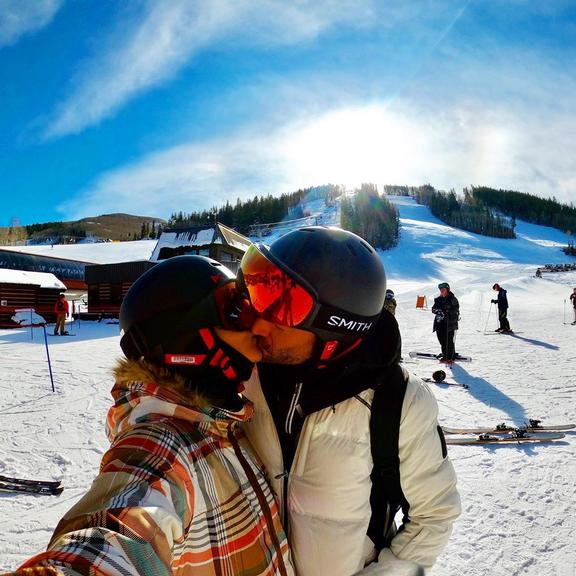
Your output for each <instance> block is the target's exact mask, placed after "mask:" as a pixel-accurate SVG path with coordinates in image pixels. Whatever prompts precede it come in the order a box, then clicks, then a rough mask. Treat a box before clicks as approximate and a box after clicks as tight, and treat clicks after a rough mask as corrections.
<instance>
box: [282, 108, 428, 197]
mask: <svg viewBox="0 0 576 576" xmlns="http://www.w3.org/2000/svg"><path fill="white" fill-rule="evenodd" d="M282 148H283V149H282V154H283V155H284V158H285V159H286V161H287V162H288V164H289V165H290V167H291V169H292V170H293V171H295V173H294V174H293V176H297V179H298V180H301V181H304V182H334V183H339V184H344V185H346V186H356V185H358V184H360V183H362V182H375V183H383V182H387V183H391V182H399V183H400V182H402V183H405V182H411V181H412V180H413V178H412V177H410V173H411V168H412V171H413V166H414V163H415V162H416V159H417V158H421V155H422V153H423V148H425V140H424V134H423V132H422V130H419V129H418V127H417V126H416V125H415V123H414V122H412V121H410V120H409V119H407V118H406V117H403V116H402V115H400V114H398V113H394V112H392V111H390V110H389V109H387V108H386V107H385V106H383V105H369V106H362V107H350V108H343V109H339V110H336V111H333V112H329V113H327V114H325V115H324V116H322V117H319V118H316V119H314V120H312V121H308V122H307V123H298V124H297V125H296V126H292V129H291V133H290V134H289V135H288V137H287V138H286V139H285V141H284V144H283V146H282Z"/></svg>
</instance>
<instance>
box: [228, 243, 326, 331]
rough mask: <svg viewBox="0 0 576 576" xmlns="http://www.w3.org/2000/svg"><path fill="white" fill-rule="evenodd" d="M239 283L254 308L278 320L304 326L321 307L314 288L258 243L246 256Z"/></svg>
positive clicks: (283, 323)
mask: <svg viewBox="0 0 576 576" xmlns="http://www.w3.org/2000/svg"><path fill="white" fill-rule="evenodd" d="M238 284H239V289H240V290H243V291H245V292H246V293H247V294H248V295H249V298H250V303H251V304H252V306H253V308H254V310H256V312H257V313H258V314H259V315H260V316H261V317H262V318H264V320H267V321H268V322H272V323H274V324H281V325H283V326H289V327H298V326H302V325H303V324H304V322H305V321H306V320H307V319H308V318H309V317H310V315H311V314H312V312H313V311H314V310H315V309H316V308H317V302H316V298H315V297H314V296H313V292H312V291H311V290H310V289H308V288H307V287H305V286H304V284H303V283H302V282H301V281H299V280H297V279H296V278H294V277H293V276H291V275H289V274H287V273H286V272H285V271H284V270H282V269H281V268H280V267H279V266H278V265H276V264H275V263H274V262H272V260H270V259H269V258H267V257H266V256H265V255H264V254H262V252H260V250H258V248H257V247H256V246H254V245H252V246H250V247H249V248H248V250H247V251H246V253H245V254H244V257H243V258H242V263H241V265H240V271H239V273H238Z"/></svg>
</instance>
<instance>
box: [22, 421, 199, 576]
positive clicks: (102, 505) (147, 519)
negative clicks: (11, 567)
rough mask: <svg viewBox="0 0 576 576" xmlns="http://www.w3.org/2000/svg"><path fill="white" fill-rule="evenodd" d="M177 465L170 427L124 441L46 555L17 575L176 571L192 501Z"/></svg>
mask: <svg viewBox="0 0 576 576" xmlns="http://www.w3.org/2000/svg"><path fill="white" fill-rule="evenodd" d="M179 460H180V459H179V457H178V450H177V443H176V442H175V439H174V434H173V433H171V432H170V431H168V430H166V428H163V427H160V426H150V425H149V426H146V427H145V428H144V429H140V430H138V429H136V430H135V431H133V432H131V433H130V434H127V435H124V436H123V437H120V439H119V440H118V441H117V442H116V443H115V444H114V446H113V447H112V448H111V449H110V450H109V451H108V452H107V453H106V454H105V456H104V458H103V460H102V464H101V471H100V474H99V475H98V477H97V478H96V479H95V481H94V482H93V484H92V486H91V488H90V490H89V491H88V493H87V494H86V495H85V496H84V497H83V498H82V499H81V500H80V501H79V502H78V504H76V506H74V507H73V508H72V509H71V510H70V511H69V512H68V513H67V514H66V515H65V516H64V518H63V519H62V520H61V521H60V523H59V524H58V526H57V527H56V530H55V532H54V534H53V536H52V540H51V541H50V544H49V546H48V550H47V551H46V552H44V553H42V554H39V555H37V556H35V557H33V558H31V559H30V560H28V561H27V562H26V563H25V564H24V565H23V566H22V567H21V568H20V569H19V570H18V571H17V572H16V574H18V575H19V576H27V574H32V575H34V576H44V574H46V575H49V574H50V572H44V573H43V572H28V573H27V572H26V570H27V569H32V568H34V569H35V570H39V569H40V568H39V566H45V567H49V566H52V567H57V568H58V570H59V572H60V571H61V573H62V574H65V575H66V576H84V575H85V576H88V575H90V576H96V575H98V576H120V575H122V576H126V575H131V574H134V575H138V576H164V575H166V576H168V575H170V574H172V568H171V563H172V549H173V546H174V544H175V543H178V542H180V541H181V540H182V538H183V536H184V532H185V526H188V525H189V523H190V520H191V510H192V505H191V504H193V484H192V479H191V477H190V474H189V472H188V471H187V469H186V467H185V466H183V465H181V464H179ZM59 572H58V573H59ZM53 574H57V572H54V573H53Z"/></svg>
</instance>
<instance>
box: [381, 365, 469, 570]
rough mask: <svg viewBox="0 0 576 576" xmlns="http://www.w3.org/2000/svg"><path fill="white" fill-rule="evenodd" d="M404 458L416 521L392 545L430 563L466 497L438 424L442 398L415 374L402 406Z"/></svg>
mask: <svg viewBox="0 0 576 576" xmlns="http://www.w3.org/2000/svg"><path fill="white" fill-rule="evenodd" d="M399 458H400V484H401V487H402V491H403V493H404V496H405V498H406V500H407V501H408V503H409V505H410V508H409V511H408V516H409V519H410V521H409V522H407V523H406V524H405V525H404V529H403V530H401V531H400V532H399V533H398V534H397V535H396V536H395V537H394V539H393V540H392V543H391V546H390V550H391V551H392V553H393V554H394V555H395V556H397V557H398V558H400V559H403V560H411V561H413V562H417V563H418V564H421V565H422V566H425V567H429V566H432V564H434V562H435V560H436V558H437V557H438V555H439V554H440V552H441V551H442V549H443V548H444V546H445V545H446V543H447V541H448V538H449V537H450V534H451V532H452V525H453V523H454V520H455V519H456V518H457V517H458V516H459V515H460V497H459V495H458V492H457V490H456V474H455V472H454V468H453V467H452V463H451V462H450V460H449V459H448V457H447V456H445V445H443V441H442V440H441V437H440V432H439V430H438V404H437V403H436V399H435V398H434V396H433V394H432V392H431V391H430V389H429V388H428V386H426V384H424V382H422V381H421V380H420V379H419V378H416V377H415V376H413V375H411V376H410V378H409V381H408V386H407V389H406V396H405V398H404V404H403V407H402V419H401V422H400V437H399Z"/></svg>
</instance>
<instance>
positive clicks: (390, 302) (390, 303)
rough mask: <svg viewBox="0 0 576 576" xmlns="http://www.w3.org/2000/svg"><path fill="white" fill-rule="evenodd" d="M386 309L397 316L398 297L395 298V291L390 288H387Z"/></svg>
mask: <svg viewBox="0 0 576 576" xmlns="http://www.w3.org/2000/svg"><path fill="white" fill-rule="evenodd" d="M384 310H388V312H390V314H392V315H393V316H396V298H394V292H393V291H392V290H390V289H388V290H386V297H385V298H384Z"/></svg>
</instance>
